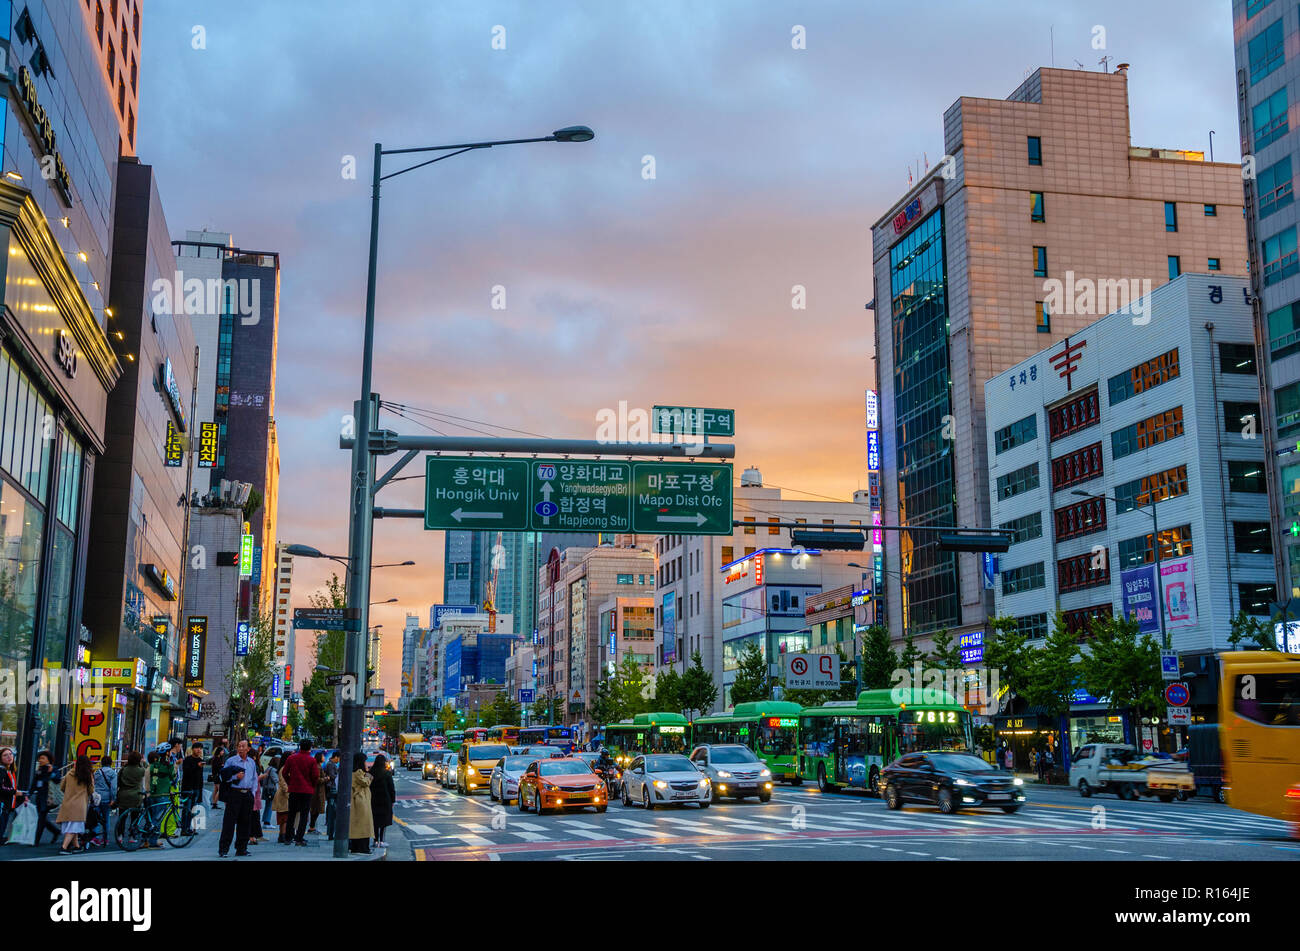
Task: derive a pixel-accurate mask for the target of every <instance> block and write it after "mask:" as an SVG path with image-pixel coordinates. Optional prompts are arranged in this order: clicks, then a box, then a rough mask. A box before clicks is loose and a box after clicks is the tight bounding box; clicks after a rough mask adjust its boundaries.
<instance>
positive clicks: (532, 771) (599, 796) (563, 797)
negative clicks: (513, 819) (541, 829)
mask: <svg viewBox="0 0 1300 951" xmlns="http://www.w3.org/2000/svg"><path fill="white" fill-rule="evenodd" d="M608 805H609V797H608V796H607V795H606V794H605V781H604V780H603V779H602V778H601V777H600V776H598V775H597V774H596V772H595V771H594V770H593V769H592V768H591V766H590V764H588V763H585V762H583V761H582V760H580V759H578V758H577V757H574V756H562V757H558V758H555V759H542V760H537V761H535V762H532V763H530V764H529V765H528V768H527V769H526V770H524V774H523V775H522V776H520V777H519V811H520V812H527V811H528V810H530V809H531V810H532V811H533V812H535V813H537V814H538V815H539V816H540V815H541V814H542V813H543V812H545V811H546V810H547V809H560V810H565V809H585V808H586V807H587V806H594V807H595V809H596V811H597V812H604V811H605V809H606V808H607V807H608Z"/></svg>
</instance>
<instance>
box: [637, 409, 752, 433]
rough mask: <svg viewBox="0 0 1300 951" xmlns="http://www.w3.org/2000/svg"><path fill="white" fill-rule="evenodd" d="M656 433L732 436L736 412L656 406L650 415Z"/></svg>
mask: <svg viewBox="0 0 1300 951" xmlns="http://www.w3.org/2000/svg"><path fill="white" fill-rule="evenodd" d="M650 423H651V427H652V429H653V431H654V432H656V433H671V434H672V435H674V436H734V435H736V411H735V410H734V409H709V408H707V407H704V406H656V407H655V408H654V412H653V413H651V415H650Z"/></svg>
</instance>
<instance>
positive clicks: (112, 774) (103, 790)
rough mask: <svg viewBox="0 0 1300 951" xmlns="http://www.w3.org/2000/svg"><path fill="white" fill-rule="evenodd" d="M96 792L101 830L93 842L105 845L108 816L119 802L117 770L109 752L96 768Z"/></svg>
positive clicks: (97, 813) (96, 809)
mask: <svg viewBox="0 0 1300 951" xmlns="http://www.w3.org/2000/svg"><path fill="white" fill-rule="evenodd" d="M95 792H96V793H98V794H99V804H98V805H97V806H96V807H95V812H96V815H97V816H98V819H99V831H98V835H96V836H95V838H94V839H93V840H92V842H93V844H94V845H98V846H104V845H107V844H108V817H109V816H110V815H111V814H112V811H113V806H114V805H115V804H116V802H117V770H115V769H114V768H113V757H112V756H111V755H109V754H108V753H105V754H104V755H103V756H101V757H100V758H99V769H97V770H95Z"/></svg>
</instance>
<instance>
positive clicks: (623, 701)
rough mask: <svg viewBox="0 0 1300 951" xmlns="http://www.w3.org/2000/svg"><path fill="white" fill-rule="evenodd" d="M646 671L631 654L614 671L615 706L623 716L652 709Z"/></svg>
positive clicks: (631, 715) (634, 714)
mask: <svg viewBox="0 0 1300 951" xmlns="http://www.w3.org/2000/svg"><path fill="white" fill-rule="evenodd" d="M646 686H647V685H646V679H645V671H644V670H643V669H642V668H641V665H640V664H638V663H637V662H636V658H634V657H632V656H631V655H630V654H629V655H628V656H626V657H624V658H623V660H622V662H621V663H620V664H619V665H618V668H617V669H616V670H615V671H614V690H613V696H614V700H615V705H616V706H615V708H616V709H617V710H618V712H619V713H620V714H622V716H621V717H620V719H622V718H623V717H633V716H636V715H637V714H638V713H646V712H648V711H649V710H650V699H649V696H650V691H649V690H647V689H646Z"/></svg>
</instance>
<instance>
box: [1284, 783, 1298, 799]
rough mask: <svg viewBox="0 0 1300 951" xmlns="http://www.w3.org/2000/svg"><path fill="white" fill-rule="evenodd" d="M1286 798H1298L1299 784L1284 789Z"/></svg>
mask: <svg viewBox="0 0 1300 951" xmlns="http://www.w3.org/2000/svg"><path fill="white" fill-rule="evenodd" d="M1286 798H1287V799H1300V786H1292V787H1291V788H1290V789H1288V790H1287V791H1286Z"/></svg>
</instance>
